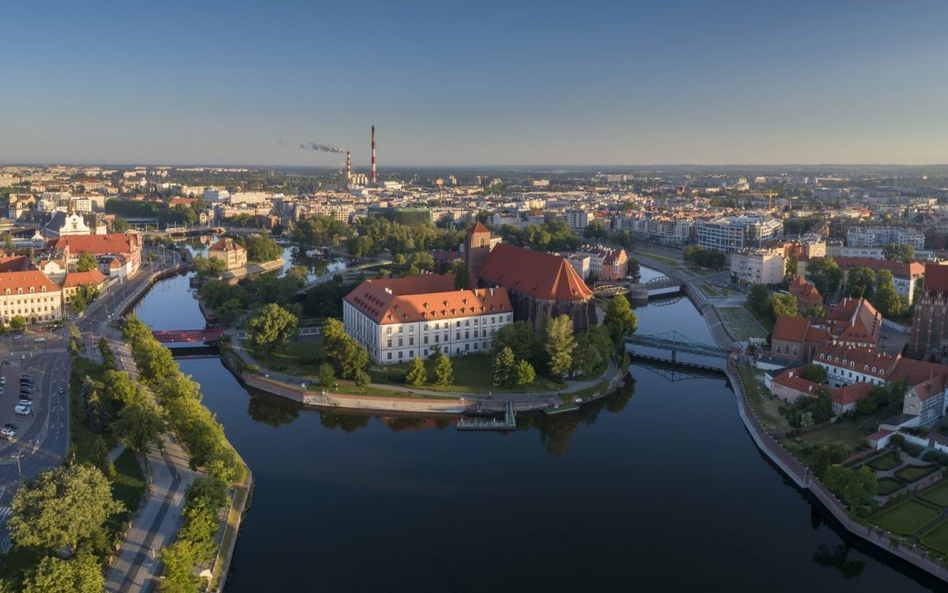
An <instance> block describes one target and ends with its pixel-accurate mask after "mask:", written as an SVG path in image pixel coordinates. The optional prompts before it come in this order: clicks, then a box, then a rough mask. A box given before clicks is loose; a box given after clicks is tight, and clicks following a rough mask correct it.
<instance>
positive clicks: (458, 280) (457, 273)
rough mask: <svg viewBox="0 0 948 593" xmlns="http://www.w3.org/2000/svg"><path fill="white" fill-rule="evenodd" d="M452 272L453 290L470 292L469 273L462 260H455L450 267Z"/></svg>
mask: <svg viewBox="0 0 948 593" xmlns="http://www.w3.org/2000/svg"><path fill="white" fill-rule="evenodd" d="M452 269H453V270H454V272H453V273H454V290H470V288H471V273H470V272H469V271H468V269H467V264H466V263H464V260H463V259H459V260H456V261H455V262H454V265H453V266H452Z"/></svg>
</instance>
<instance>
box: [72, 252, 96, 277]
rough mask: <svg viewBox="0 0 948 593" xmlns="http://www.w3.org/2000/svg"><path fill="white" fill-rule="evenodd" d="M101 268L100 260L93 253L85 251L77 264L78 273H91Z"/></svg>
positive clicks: (80, 255)
mask: <svg viewBox="0 0 948 593" xmlns="http://www.w3.org/2000/svg"><path fill="white" fill-rule="evenodd" d="M98 267H99V260H97V259H96V258H95V256H94V255H92V254H91V253H87V252H85V251H83V252H82V253H80V254H79V260H78V261H77V262H76V271H77V272H91V271H92V270H95V269H96V268H98Z"/></svg>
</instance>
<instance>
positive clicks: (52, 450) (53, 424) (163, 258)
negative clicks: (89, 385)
mask: <svg viewBox="0 0 948 593" xmlns="http://www.w3.org/2000/svg"><path fill="white" fill-rule="evenodd" d="M145 253H156V254H158V256H159V260H158V261H157V262H147V263H146V262H143V263H142V267H141V270H140V271H139V273H138V274H137V275H136V277H135V278H134V279H132V280H128V281H123V282H121V283H119V284H116V285H114V286H113V287H111V288H110V289H109V290H108V291H107V292H106V293H105V294H104V295H103V296H101V297H100V298H99V299H97V300H96V301H95V302H94V303H92V305H90V306H89V308H88V309H87V310H86V311H85V314H84V315H83V316H82V317H80V318H79V319H78V320H71V321H69V322H67V324H66V327H64V328H62V329H59V330H55V331H52V332H45V333H36V332H33V331H28V332H26V333H25V335H24V337H23V338H22V339H21V340H14V339H13V338H12V337H4V338H2V339H0V361H10V364H9V365H4V366H3V372H4V375H6V376H7V377H16V376H17V375H19V374H23V373H32V374H33V375H34V376H35V378H36V390H35V395H34V409H33V413H34V415H35V418H34V421H33V423H32V424H31V425H29V426H28V427H26V428H25V429H23V430H22V432H21V433H20V434H17V435H16V440H15V441H14V442H12V444H6V442H5V441H0V442H2V443H4V444H6V446H5V447H0V552H6V551H7V550H9V548H10V537H9V535H10V534H9V531H8V530H7V518H8V517H9V514H10V502H11V500H12V498H13V493H14V492H16V490H17V488H19V486H20V484H21V482H22V481H23V480H24V479H26V478H30V477H32V476H35V475H36V474H38V473H40V472H42V471H45V470H47V469H50V468H53V467H56V466H58V465H61V464H62V462H63V461H64V460H65V459H66V455H67V454H68V452H69V396H68V389H69V370H70V358H69V353H68V337H67V336H68V335H69V330H68V327H69V324H73V323H74V324H75V325H76V326H77V327H78V328H79V331H80V332H81V333H82V335H83V338H84V339H85V340H86V341H87V342H89V341H92V342H95V341H97V340H98V336H99V335H102V334H103V332H105V331H108V323H109V321H110V320H111V319H112V317H113V316H114V315H115V312H116V311H121V310H123V309H124V308H125V306H126V304H127V303H128V302H130V301H131V300H132V299H133V297H134V296H135V294H136V292H137V291H139V290H141V289H142V288H143V287H144V286H145V285H147V284H149V283H150V276H151V274H152V273H153V272H158V271H160V270H162V269H168V268H171V267H174V266H176V265H178V264H179V263H180V262H181V256H180V255H179V254H178V253H176V252H173V251H168V250H164V249H153V250H152V249H148V250H146V251H145ZM40 336H42V337H44V338H45V340H46V341H45V342H35V341H34V340H35V339H36V338H37V337H40ZM24 356H25V358H24ZM17 382H18V380H16V381H12V380H11V379H9V378H8V385H9V386H8V387H7V390H8V393H7V394H6V395H5V397H8V398H9V397H15V395H14V390H15V389H17ZM61 388H62V389H63V393H59V391H60V389H61Z"/></svg>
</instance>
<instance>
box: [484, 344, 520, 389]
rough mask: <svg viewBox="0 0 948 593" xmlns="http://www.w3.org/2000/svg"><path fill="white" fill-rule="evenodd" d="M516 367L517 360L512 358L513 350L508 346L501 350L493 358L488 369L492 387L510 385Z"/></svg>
mask: <svg viewBox="0 0 948 593" xmlns="http://www.w3.org/2000/svg"><path fill="white" fill-rule="evenodd" d="M516 365H517V359H516V358H515V357H514V353H513V350H511V349H510V347H509V346H504V347H503V348H501V349H500V350H499V351H498V352H497V354H496V355H495V356H494V360H493V361H492V362H491V367H490V370H491V378H492V380H493V383H494V387H506V386H507V385H510V384H511V383H512V381H513V379H514V373H515V372H516Z"/></svg>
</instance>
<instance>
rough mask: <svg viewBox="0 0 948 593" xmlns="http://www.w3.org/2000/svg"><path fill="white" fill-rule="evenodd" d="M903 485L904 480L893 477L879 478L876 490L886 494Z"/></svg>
mask: <svg viewBox="0 0 948 593" xmlns="http://www.w3.org/2000/svg"><path fill="white" fill-rule="evenodd" d="M903 486H905V482H903V481H902V480H896V479H895V478H880V479H879V491H878V492H879V494H880V495H882V496H888V495H890V494H892V493H893V492H895V491H896V490H899V489H901V488H902V487H903Z"/></svg>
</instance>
